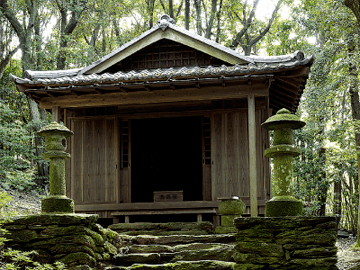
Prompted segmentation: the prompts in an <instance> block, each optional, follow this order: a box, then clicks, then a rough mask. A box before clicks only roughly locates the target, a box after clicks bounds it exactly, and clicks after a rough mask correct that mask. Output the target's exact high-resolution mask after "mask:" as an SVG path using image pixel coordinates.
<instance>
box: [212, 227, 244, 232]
mask: <svg viewBox="0 0 360 270" xmlns="http://www.w3.org/2000/svg"><path fill="white" fill-rule="evenodd" d="M237 232H238V230H237V229H236V228H235V227H223V226H219V227H216V228H215V233H217V234H228V233H237Z"/></svg>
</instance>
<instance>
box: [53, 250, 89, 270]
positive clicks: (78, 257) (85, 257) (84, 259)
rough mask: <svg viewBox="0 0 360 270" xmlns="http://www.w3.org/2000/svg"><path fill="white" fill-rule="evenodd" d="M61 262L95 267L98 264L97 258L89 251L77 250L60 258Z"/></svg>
mask: <svg viewBox="0 0 360 270" xmlns="http://www.w3.org/2000/svg"><path fill="white" fill-rule="evenodd" d="M59 261H60V262H62V263H64V264H66V265H73V264H76V265H82V264H83V265H88V266H90V267H94V266H95V265H96V260H95V259H94V258H93V257H92V256H90V255H89V254H87V253H84V252H77V253H71V254H68V255H66V256H65V257H63V258H61V259H60V260H59Z"/></svg>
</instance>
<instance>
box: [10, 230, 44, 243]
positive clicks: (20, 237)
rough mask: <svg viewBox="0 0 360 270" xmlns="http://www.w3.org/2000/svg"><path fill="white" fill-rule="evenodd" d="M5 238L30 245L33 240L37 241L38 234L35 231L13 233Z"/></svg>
mask: <svg viewBox="0 0 360 270" xmlns="http://www.w3.org/2000/svg"><path fill="white" fill-rule="evenodd" d="M5 238H7V239H8V240H11V241H13V242H20V243H28V242H30V241H31V240H34V239H37V238H38V234H37V233H36V231H34V230H21V231H12V232H10V233H9V234H6V235H5Z"/></svg>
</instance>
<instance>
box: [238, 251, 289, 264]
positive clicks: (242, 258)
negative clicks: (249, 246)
mask: <svg viewBox="0 0 360 270" xmlns="http://www.w3.org/2000/svg"><path fill="white" fill-rule="evenodd" d="M283 259H284V258H282V257H269V256H260V255H258V254H256V253H239V252H235V254H234V260H235V261H236V262H237V263H253V264H274V263H279V262H281V261H282V260H283Z"/></svg>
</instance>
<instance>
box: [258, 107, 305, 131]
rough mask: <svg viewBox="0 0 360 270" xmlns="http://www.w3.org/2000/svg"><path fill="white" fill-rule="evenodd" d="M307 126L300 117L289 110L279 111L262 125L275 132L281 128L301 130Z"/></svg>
mask: <svg viewBox="0 0 360 270" xmlns="http://www.w3.org/2000/svg"><path fill="white" fill-rule="evenodd" d="M305 125H306V123H305V122H304V121H301V120H300V117H298V116H296V115H294V114H291V113H290V111H289V110H287V109H281V110H279V111H278V112H277V113H276V114H275V115H273V116H271V117H269V118H268V119H267V120H266V121H265V122H264V123H262V124H261V126H262V127H263V128H266V129H269V130H273V129H279V128H291V129H299V128H302V127H304V126H305Z"/></svg>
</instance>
